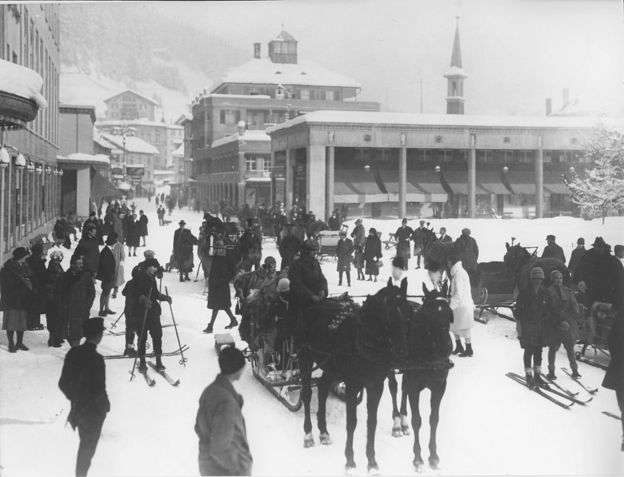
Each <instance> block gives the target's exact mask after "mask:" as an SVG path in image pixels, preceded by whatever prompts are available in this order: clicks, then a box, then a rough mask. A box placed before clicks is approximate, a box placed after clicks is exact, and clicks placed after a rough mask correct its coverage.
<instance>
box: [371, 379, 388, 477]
mask: <svg viewBox="0 0 624 477" xmlns="http://www.w3.org/2000/svg"><path fill="white" fill-rule="evenodd" d="M384 381H385V380H383V379H381V380H378V381H376V382H374V383H372V384H371V385H369V386H367V388H366V411H367V414H368V415H367V422H366V457H367V458H368V473H369V474H377V473H378V472H379V466H378V465H377V461H376V460H375V431H376V430H377V409H378V408H379V401H380V400H381V395H382V394H383V385H384Z"/></svg>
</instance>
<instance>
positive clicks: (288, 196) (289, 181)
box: [284, 149, 295, 213]
mask: <svg viewBox="0 0 624 477" xmlns="http://www.w3.org/2000/svg"><path fill="white" fill-rule="evenodd" d="M294 158H295V154H294V152H293V151H292V150H291V149H286V172H285V176H286V190H285V192H284V203H285V208H286V212H287V213H288V212H290V209H292V206H293V183H294V181H293V160H294Z"/></svg>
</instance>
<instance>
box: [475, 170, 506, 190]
mask: <svg viewBox="0 0 624 477" xmlns="http://www.w3.org/2000/svg"><path fill="white" fill-rule="evenodd" d="M504 180H505V179H504V176H503V171H502V170H498V169H497V168H495V169H494V170H485V171H480V170H477V184H478V186H479V187H481V188H482V189H483V190H486V191H487V192H488V193H490V194H496V195H511V191H510V190H509V189H508V188H507V187H506V186H505V183H504Z"/></svg>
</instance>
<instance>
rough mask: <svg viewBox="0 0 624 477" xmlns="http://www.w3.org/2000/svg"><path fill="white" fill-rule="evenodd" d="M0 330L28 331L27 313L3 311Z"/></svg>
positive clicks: (22, 311) (23, 311)
mask: <svg viewBox="0 0 624 477" xmlns="http://www.w3.org/2000/svg"><path fill="white" fill-rule="evenodd" d="M2 329H3V330H7V331H26V330H27V329H28V312H27V311H26V310H5V311H3V312H2Z"/></svg>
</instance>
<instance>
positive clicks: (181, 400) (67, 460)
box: [0, 200, 624, 477]
mask: <svg viewBox="0 0 624 477" xmlns="http://www.w3.org/2000/svg"><path fill="white" fill-rule="evenodd" d="M136 204H137V207H138V208H142V209H144V210H145V211H146V212H147V214H148V217H149V219H150V224H149V236H148V237H147V244H148V248H151V249H153V250H155V251H156V256H157V258H158V259H159V261H160V262H161V264H162V265H163V266H164V264H165V263H167V262H168V261H169V256H170V254H171V246H172V241H173V232H174V230H175V229H176V228H177V225H176V224H177V222H178V221H179V220H180V219H184V220H185V221H186V222H187V224H188V225H187V226H188V227H189V228H190V229H191V230H192V231H193V233H194V234H195V235H197V233H198V227H199V225H200V224H201V218H202V214H197V213H194V212H190V211H188V210H186V209H183V210H180V209H178V210H175V211H174V213H173V215H172V216H171V217H168V219H171V220H172V224H170V225H168V226H165V227H159V226H158V220H157V217H156V213H155V210H156V207H155V205H154V203H153V202H152V203H151V204H148V203H147V201H145V200H136ZM349 223H352V221H349ZM398 223H399V221H398V220H369V219H364V225H365V227H366V228H367V229H368V228H369V227H371V226H375V227H377V228H378V229H381V230H382V231H384V238H385V237H387V233H388V232H390V231H393V230H395V229H396V227H397V226H398ZM410 225H412V226H415V225H417V221H416V220H413V221H410ZM432 225H434V226H435V227H436V230H437V228H438V227H439V226H440V225H445V226H446V227H447V229H448V231H449V233H450V234H451V235H452V236H454V237H455V236H457V234H458V233H459V231H460V230H461V228H462V227H465V226H467V227H470V228H471V229H472V234H473V236H474V237H475V238H476V240H477V241H478V243H479V246H480V249H481V258H480V261H489V260H502V254H503V253H504V242H505V241H506V240H507V241H509V240H510V237H511V236H512V235H513V236H515V237H517V238H518V239H520V240H521V241H522V242H523V243H525V244H526V245H540V250H541V247H542V245H543V243H544V239H545V236H546V234H547V233H554V234H555V235H557V237H558V241H559V242H560V244H561V245H562V246H563V247H564V250H565V252H566V256H568V257H569V254H570V251H571V248H570V244H572V243H573V242H575V241H576V238H577V236H584V237H585V239H586V242H587V244H588V245H589V244H591V243H592V242H593V238H594V237H595V236H596V235H602V236H604V237H605V239H606V240H607V242H610V243H612V245H615V244H616V243H618V242H617V241H616V240H617V239H618V238H620V237H622V234H621V232H622V230H623V229H624V218H608V219H607V223H606V224H605V225H602V224H601V223H600V222H599V221H598V220H594V221H591V222H588V221H583V220H580V219H572V218H557V219H543V220H532V221H528V220H468V219H449V220H443V221H442V220H435V221H432ZM74 246H75V244H74ZM144 250H145V249H144V248H140V249H139V253H140V255H142V253H143V251H144ZM63 252H64V254H65V259H64V262H63V265H64V268H65V269H66V268H67V266H68V264H69V256H70V253H69V252H68V251H67V250H65V249H63ZM384 253H385V256H384V262H385V266H384V267H383V268H382V269H381V274H380V277H379V280H380V281H379V282H378V283H370V282H359V281H357V280H354V281H353V282H352V283H353V287H352V288H351V289H350V290H349V291H350V292H351V293H352V294H354V295H362V294H366V293H374V292H375V291H376V290H377V289H379V288H381V287H382V286H383V283H384V282H385V281H386V280H387V278H388V274H389V271H390V266H389V261H390V259H391V257H392V255H393V250H387V251H384ZM264 255H265V256H266V255H274V256H277V253H276V251H275V246H274V245H273V244H265V246H264ZM141 260H142V256H138V257H136V258H135V257H128V258H127V259H126V264H125V273H126V277H129V275H130V272H131V270H132V267H133V266H134V265H135V264H136V263H138V262H139V261H141ZM198 263H199V260H197V258H196V266H197V265H198ZM335 267H336V264H335V262H331V261H330V262H324V263H323V270H324V272H325V275H326V276H327V278H328V281H329V287H330V293H336V292H339V291H346V290H347V288H346V287H342V288H339V287H337V272H336V271H335ZM414 267H415V261H414V259H412V260H411V261H410V271H409V282H410V289H409V293H410V294H420V293H421V291H420V279H421V278H422V276H423V275H424V272H423V271H422V270H418V271H416V270H414ZM195 273H196V270H194V272H193V274H192V279H194V278H195ZM353 275H355V271H354V272H353ZM165 286H167V287H168V289H169V293H170V294H171V295H172V297H173V310H174V313H175V318H176V321H177V323H178V324H179V332H180V339H181V340H182V344H187V345H189V346H190V350H188V351H187V352H185V356H186V357H187V358H188V362H187V365H186V367H183V366H181V365H179V364H178V360H179V357H165V358H163V361H164V363H165V365H166V366H167V371H168V372H169V374H170V375H171V376H172V377H173V378H174V379H177V378H180V380H181V382H180V385H179V386H178V387H175V388H174V387H172V386H170V385H168V384H167V383H166V382H165V381H164V379H161V378H160V377H156V376H155V374H154V373H153V374H154V376H155V379H156V385H155V386H154V387H153V388H148V387H147V386H146V384H145V382H144V380H143V378H142V377H140V376H137V377H136V378H135V379H134V380H133V381H132V382H130V380H129V373H128V371H129V370H130V366H131V365H132V360H130V359H124V360H108V361H106V371H107V387H108V393H109V397H110V401H111V412H110V413H109V414H108V416H107V418H106V421H105V423H104V428H103V432H102V437H101V440H100V443H99V446H98V449H97V452H96V454H95V457H94V459H93V464H92V467H91V472H90V473H91V474H92V475H107V476H127V475H158V476H166V475H197V474H198V467H197V436H196V435H195V432H194V429H193V427H194V423H195V414H196V412H197V405H198V399H199V396H200V394H201V392H202V390H203V389H204V388H205V386H207V385H208V384H209V383H210V382H211V381H212V380H213V379H214V377H215V375H216V374H217V372H218V364H217V355H216V351H215V348H214V338H213V336H212V335H206V334H204V333H202V331H201V330H202V329H203V328H204V327H205V326H206V324H207V322H208V320H209V310H208V309H207V308H206V301H205V297H204V296H202V291H203V287H204V283H203V279H202V277H201V272H200V280H199V281H198V282H193V281H190V282H185V283H180V282H179V281H178V275H177V274H176V273H175V272H174V273H166V274H165V277H164V279H163V292H164V287H165ZM96 288H97V290H98V294H99V293H100V287H99V283H98V285H97V287H96ZM97 303H98V298H97V297H96V300H95V302H94V308H93V310H92V312H93V316H94V315H95V313H96V312H97V310H96V307H97ZM111 306H112V308H113V309H114V310H116V311H117V312H118V313H120V312H121V311H122V310H123V297H122V296H121V294H119V296H118V297H117V299H116V300H112V304H111ZM117 316H118V315H111V316H108V317H107V318H106V326H107V327H108V328H109V329H110V324H111V323H112V322H113V321H114V320H115V319H116V318H117ZM42 321H43V322H45V321H44V317H42ZM162 322H163V324H164V323H169V322H171V316H170V312H169V307H168V306H164V307H163V314H162ZM227 322H228V320H227V317H226V316H225V314H224V313H221V314H220V315H219V318H218V320H217V324H216V331H217V332H219V331H221V330H223V329H224V326H225V325H226V324H227ZM119 325H121V328H120V327H119ZM117 329H123V318H122V320H120V322H119V324H118V328H117ZM163 334H164V337H163V341H164V345H163V348H164V350H165V351H170V350H173V349H175V348H176V347H177V341H176V337H175V331H174V330H173V329H172V328H165V329H164V330H163ZM25 342H26V344H27V345H28V346H30V349H31V351H29V352H21V351H20V352H18V353H17V354H14V355H9V354H8V353H7V352H6V347H7V339H6V335H5V334H4V333H2V334H1V336H0V346H1V347H2V350H0V356H1V359H0V449H1V452H0V465H1V468H2V475H3V476H5V477H13V476H20V477H22V476H24V477H25V476H42V475H46V476H57V475H58V476H63V475H71V474H72V473H73V471H74V465H75V456H76V450H77V446H78V435H77V433H74V432H72V431H71V428H70V427H69V426H65V421H66V419H67V413H68V411H69V402H68V401H67V400H66V399H65V397H64V396H63V395H62V393H61V392H60V390H59V389H58V386H57V383H58V379H59V376H60V373H61V367H62V364H63V357H64V355H65V353H66V352H67V349H68V348H67V345H66V344H65V345H64V347H63V348H60V349H55V348H48V347H47V344H46V342H47V332H46V331H39V332H28V333H26V336H25ZM473 343H474V348H475V356H474V357H473V358H466V359H461V358H453V360H454V362H455V367H454V368H453V369H452V370H451V371H450V373H449V379H448V387H447V391H446V395H445V397H444V400H443V401H442V407H441V418H440V424H439V428H438V453H439V455H440V458H441V469H442V470H441V471H436V472H433V471H431V470H430V469H428V468H425V473H426V474H440V473H443V474H455V475H457V474H525V475H530V474H533V475H544V474H555V473H556V474H586V475H598V474H608V473H611V474H614V473H619V472H621V471H622V469H623V468H624V467H622V466H623V465H624V458H623V456H624V454H622V453H621V452H620V450H619V446H620V436H621V428H620V423H619V422H617V421H616V420H614V419H611V418H608V417H606V416H604V415H602V414H601V412H602V411H604V410H607V411H611V412H613V413H616V414H617V413H618V408H617V404H616V399H615V393H613V392H611V391H609V390H606V389H602V388H601V389H600V391H599V392H598V393H597V394H596V395H595V397H594V400H593V401H592V402H591V403H589V405H587V406H585V407H581V406H578V405H574V406H573V407H572V409H571V410H568V411H566V410H563V409H560V408H558V407H557V406H555V405H554V404H552V403H550V402H548V401H546V400H545V399H543V398H542V397H540V396H538V395H537V394H535V393H531V392H530V391H528V390H527V389H524V388H522V387H521V386H520V385H518V384H516V383H515V382H513V381H511V380H510V379H508V378H506V377H505V373H506V372H508V371H516V372H518V373H522V352H521V349H520V346H519V345H518V342H517V340H516V339H515V326H514V324H513V323H512V322H510V321H507V320H504V319H502V318H498V317H491V320H490V322H489V324H488V325H483V324H480V323H478V322H475V325H474V328H473ZM239 346H240V347H243V346H244V344H243V343H240V342H239ZM123 347H124V337H123V336H111V335H107V334H105V335H104V338H103V340H102V343H101V344H100V346H99V351H100V352H101V353H102V354H117V353H120V352H122V351H123ZM557 360H558V366H568V363H567V360H566V358H565V355H564V354H563V353H562V352H560V353H559V354H558V356H557ZM545 365H546V351H545V352H544V366H545ZM580 371H581V374H582V375H583V379H584V381H585V382H586V383H589V384H591V385H592V386H599V385H600V383H601V381H602V377H603V374H604V372H603V371H602V370H600V369H597V368H593V367H590V366H587V365H585V364H582V363H581V364H580ZM558 375H559V381H558V382H559V383H560V384H562V385H564V386H566V387H568V388H569V389H575V390H580V388H578V389H577V386H576V384H575V383H573V382H572V381H571V380H570V379H569V378H568V377H567V376H565V374H564V373H563V372H561V371H559V372H558ZM236 387H237V388H238V390H239V392H240V393H241V394H242V395H243V396H244V398H245V405H244V407H243V413H244V415H245V418H246V422H247V431H248V438H249V442H250V446H251V451H252V453H253V457H254V467H253V472H254V474H255V475H336V474H341V473H343V468H344V463H345V458H344V444H345V436H346V431H345V409H344V403H343V402H342V401H340V400H338V399H337V398H336V397H334V396H332V395H330V398H329V402H328V427H329V431H330V433H331V435H332V439H333V445H332V446H328V447H326V446H320V444H319V443H318V430H317V429H316V428H315V429H314V435H315V439H316V446H315V447H314V448H311V449H304V448H303V411H299V412H297V413H291V412H290V411H288V410H287V409H286V408H285V407H284V406H283V405H282V404H280V403H279V402H278V401H277V400H276V399H275V398H274V397H273V396H272V395H271V394H269V392H268V391H267V390H266V389H264V388H263V386H262V385H261V384H260V383H259V382H257V381H256V380H255V378H254V377H253V375H252V373H251V370H250V368H249V366H247V369H246V371H245V374H244V375H243V377H242V379H241V381H240V382H238V383H237V384H236ZM581 395H583V391H581ZM314 396H316V393H314ZM420 407H421V413H422V416H423V426H422V429H421V432H420V436H421V447H422V449H423V453H422V457H423V459H424V460H425V461H426V460H427V457H428V448H427V442H428V433H429V424H428V422H429V420H428V416H429V392H428V391H425V392H424V393H423V395H422V399H421V403H420ZM391 411H392V407H391V403H390V393H389V392H388V390H387V388H386V389H385V390H384V395H383V397H382V401H381V405H380V408H379V414H378V427H377V435H376V451H377V461H378V463H379V465H380V469H381V472H382V473H383V474H393V475H396V474H413V473H414V471H413V468H412V465H411V462H412V459H413V455H412V445H413V434H412V435H410V436H407V437H402V438H399V439H397V438H393V437H392V435H391V429H392V419H391V414H392V413H391ZM315 413H316V399H315V397H314V398H313V403H312V419H313V424H314V425H315V424H316V415H315ZM365 443H366V408H365V406H364V405H361V406H359V407H358V427H357V429H356V434H355V446H354V449H355V456H356V462H357V464H358V472H359V473H361V474H365V472H366V457H365Z"/></svg>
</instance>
